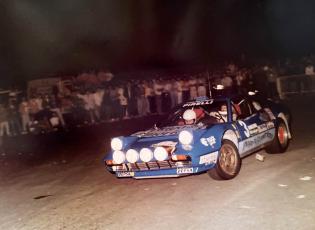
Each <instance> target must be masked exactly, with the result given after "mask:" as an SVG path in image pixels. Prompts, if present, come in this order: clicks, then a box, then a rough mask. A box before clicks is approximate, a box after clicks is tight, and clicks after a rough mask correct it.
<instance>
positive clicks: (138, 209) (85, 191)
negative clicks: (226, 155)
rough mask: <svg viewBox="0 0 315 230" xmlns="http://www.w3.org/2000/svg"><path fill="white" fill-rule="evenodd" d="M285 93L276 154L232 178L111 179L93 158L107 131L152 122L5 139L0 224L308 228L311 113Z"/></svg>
mask: <svg viewBox="0 0 315 230" xmlns="http://www.w3.org/2000/svg"><path fill="white" fill-rule="evenodd" d="M312 100H313V98H312V97H306V98H304V99H303V98H293V99H291V100H290V107H291V109H292V112H293V117H294V122H293V133H294V139H293V141H292V142H291V145H290V147H289V149H288V151H287V152H286V153H285V154H279V155H268V154H267V153H266V152H265V151H263V150H262V151H259V152H258V153H259V154H262V155H264V156H265V157H266V158H265V161H264V162H261V161H258V160H256V159H255V154H254V155H251V156H249V157H247V158H245V159H243V165H242V169H241V172H240V174H239V175H238V176H237V177H236V178H235V179H233V180H229V181H215V180H213V179H211V178H209V176H208V175H207V174H201V175H196V176H190V177H184V178H177V179H151V180H134V179H117V178H116V177H114V176H113V175H112V174H110V173H108V172H107V171H105V168H104V166H103V164H102V161H101V159H102V157H103V155H104V153H105V152H106V151H107V150H108V148H109V142H108V140H109V137H111V136H115V135H120V134H129V133H131V132H133V131H135V130H137V129H138V128H139V127H140V126H144V127H148V126H150V125H152V123H153V122H154V119H156V118H150V119H136V120H133V121H132V122H131V121H130V120H126V121H123V122H122V123H109V124H102V125H99V126H97V127H94V126H93V127H87V128H81V129H80V130H78V131H76V134H75V135H74V134H73V133H71V132H70V133H66V134H51V136H49V135H48V137H47V135H46V137H41V136H38V137H32V136H30V137H29V136H25V137H20V138H16V139H14V140H13V139H12V138H11V139H9V140H7V141H8V143H9V144H8V147H7V150H6V151H7V152H6V153H5V154H2V155H1V156H0V159H1V160H0V167H1V173H0V176H1V177H0V179H1V180H0V188H1V189H0V229H6V230H10V229H32V230H33V229H46V230H48V229H53V230H55V229H129V230H130V229H224V230H227V229H234V230H235V229H250V230H252V229H256V230H260V229H264V230H265V229H286V230H287V229H294V230H298V229H309V230H312V229H315V183H314V182H315V150H314V149H315V141H314V140H315V138H314V137H315V135H314V130H315V123H314V122H313V121H314V117H315V109H314V106H312V105H313V103H312Z"/></svg>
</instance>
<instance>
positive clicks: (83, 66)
mask: <svg viewBox="0 0 315 230" xmlns="http://www.w3.org/2000/svg"><path fill="white" fill-rule="evenodd" d="M0 4H1V5H0V8H1V9H2V10H1V11H2V12H0V31H1V40H0V51H1V52H0V76H1V77H0V79H1V80H0V88H1V87H5V86H7V85H10V84H12V83H18V82H21V81H25V80H27V79H34V78H40V77H49V76H59V75H65V74H78V73H80V72H83V71H89V70H96V71H97V70H107V69H108V70H110V71H113V72H115V71H116V72H118V71H129V70H134V69H147V68H167V67H173V66H183V65H187V64H191V65H194V64H201V65H210V64H211V63H214V62H223V61H229V60H232V59H234V60H238V59H240V57H241V56H242V55H243V56H246V58H247V59H251V58H261V57H263V58H283V57H287V56H289V57H296V56H300V55H308V54H309V53H311V52H313V51H314V50H315V30H314V28H315V25H314V23H315V13H314V12H315V11H314V10H315V3H314V1H305V0H299V1H293V0H270V1H267V0H266V1H263V0H214V1H203V0H199V1H189V0H138V1H136V0H99V1H97V0H89V1H83V0H54V1H48V0H41V1H38V0H28V1H26V0H25V1H23V0H3V1H1V3H0Z"/></svg>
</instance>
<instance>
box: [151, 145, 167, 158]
mask: <svg viewBox="0 0 315 230" xmlns="http://www.w3.org/2000/svg"><path fill="white" fill-rule="evenodd" d="M154 157H155V159H156V160H158V161H164V160H166V159H167V157H168V153H167V151H166V149H165V148H163V147H160V146H159V147H157V148H156V149H155V150H154Z"/></svg>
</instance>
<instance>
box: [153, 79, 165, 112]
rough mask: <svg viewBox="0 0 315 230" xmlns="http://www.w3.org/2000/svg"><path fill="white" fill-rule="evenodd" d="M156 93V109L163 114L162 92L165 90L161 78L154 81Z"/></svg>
mask: <svg viewBox="0 0 315 230" xmlns="http://www.w3.org/2000/svg"><path fill="white" fill-rule="evenodd" d="M153 87H154V94H155V103H156V110H157V113H158V114H162V92H163V85H162V82H161V80H160V79H158V80H156V81H155V82H154V86H153Z"/></svg>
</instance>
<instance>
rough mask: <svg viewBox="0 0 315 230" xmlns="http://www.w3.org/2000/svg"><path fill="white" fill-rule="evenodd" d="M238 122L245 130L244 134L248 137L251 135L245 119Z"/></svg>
mask: <svg viewBox="0 0 315 230" xmlns="http://www.w3.org/2000/svg"><path fill="white" fill-rule="evenodd" d="M238 123H239V124H240V126H242V127H243V128H244V129H245V130H244V134H245V136H246V137H249V136H250V133H249V129H248V127H247V125H246V124H245V122H244V121H238Z"/></svg>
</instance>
